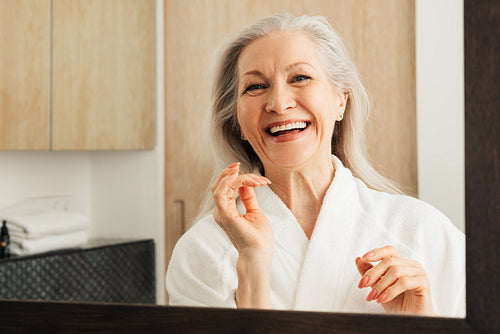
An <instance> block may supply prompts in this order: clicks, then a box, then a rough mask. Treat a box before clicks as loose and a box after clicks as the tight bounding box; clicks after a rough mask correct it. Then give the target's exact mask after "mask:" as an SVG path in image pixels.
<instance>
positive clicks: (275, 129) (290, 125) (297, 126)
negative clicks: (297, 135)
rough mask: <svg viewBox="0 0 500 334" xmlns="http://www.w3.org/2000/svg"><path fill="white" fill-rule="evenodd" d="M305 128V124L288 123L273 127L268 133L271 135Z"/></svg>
mask: <svg viewBox="0 0 500 334" xmlns="http://www.w3.org/2000/svg"><path fill="white" fill-rule="evenodd" d="M306 126H307V123H306V122H293V123H288V124H286V125H285V124H283V125H276V126H273V127H272V128H270V129H269V132H270V133H271V134H273V133H276V132H279V131H285V130H292V129H304V128H305V127H306Z"/></svg>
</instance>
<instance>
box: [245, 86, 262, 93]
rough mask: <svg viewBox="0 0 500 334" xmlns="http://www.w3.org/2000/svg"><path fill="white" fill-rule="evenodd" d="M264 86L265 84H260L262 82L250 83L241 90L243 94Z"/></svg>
mask: <svg viewBox="0 0 500 334" xmlns="http://www.w3.org/2000/svg"><path fill="white" fill-rule="evenodd" d="M264 88H266V86H264V85H262V84H252V85H250V86H248V87H247V88H246V89H245V91H244V92H243V94H245V93H247V92H251V91H255V90H259V89H264Z"/></svg>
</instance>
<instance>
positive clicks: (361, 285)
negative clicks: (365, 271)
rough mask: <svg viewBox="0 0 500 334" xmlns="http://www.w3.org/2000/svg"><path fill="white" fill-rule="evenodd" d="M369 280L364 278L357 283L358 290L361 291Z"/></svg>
mask: <svg viewBox="0 0 500 334" xmlns="http://www.w3.org/2000/svg"><path fill="white" fill-rule="evenodd" d="M369 280H370V277H368V276H364V277H363V278H362V279H361V281H359V285H358V288H360V289H362V288H364V287H365V286H366V283H368V281H369Z"/></svg>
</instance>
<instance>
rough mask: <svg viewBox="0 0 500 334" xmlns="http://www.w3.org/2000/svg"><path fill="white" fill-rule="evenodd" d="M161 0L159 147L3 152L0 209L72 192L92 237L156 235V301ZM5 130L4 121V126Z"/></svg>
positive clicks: (160, 272)
mask: <svg viewBox="0 0 500 334" xmlns="http://www.w3.org/2000/svg"><path fill="white" fill-rule="evenodd" d="M156 5H157V13H156V16H157V22H156V23H157V69H156V71H157V79H156V82H157V85H156V86H157V87H156V146H155V149H154V150H149V151H127V152H113V151H106V152H0V209H1V208H4V207H7V206H10V205H13V204H16V203H18V202H22V201H23V200H24V199H26V198H28V197H36V196H53V195H70V196H71V200H70V202H69V206H68V209H70V210H73V211H76V212H81V213H84V214H86V215H88V216H89V217H90V218H91V237H94V238H141V239H142V238H148V239H150V238H152V239H154V240H155V245H156V284H157V285H156V289H157V302H158V303H160V304H163V303H164V299H165V286H164V276H165V270H166V268H165V254H164V253H165V248H164V243H165V240H164V239H165V238H164V234H165V233H164V231H165V230H164V216H165V214H164V210H163V207H164V176H163V174H164V166H165V164H164V159H165V157H164V129H163V123H164V121H163V120H164V116H163V109H164V103H163V100H164V84H163V80H164V75H163V72H164V70H163V69H164V65H163V58H164V57H163V24H164V23H163V2H162V1H161V0H156ZM0 129H1V126H0Z"/></svg>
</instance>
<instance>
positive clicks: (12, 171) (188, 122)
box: [0, 0, 463, 304]
mask: <svg viewBox="0 0 500 334" xmlns="http://www.w3.org/2000/svg"><path fill="white" fill-rule="evenodd" d="M387 3H388V2H387V1H373V2H371V3H368V4H367V3H365V2H360V1H302V2H294V5H293V7H290V6H291V5H290V4H289V2H288V1H273V2H272V3H269V4H262V6H255V5H254V4H253V2H245V1H242V2H240V3H239V4H236V3H233V2H232V1H228V3H224V4H218V5H217V4H215V3H214V2H213V1H210V0H207V1H204V2H197V4H196V6H201V8H202V9H203V10H196V11H193V10H192V8H194V5H193V3H191V2H189V1H185V2H178V1H165V12H166V17H165V18H166V20H165V25H166V29H165V31H166V35H165V42H166V44H167V45H165V47H166V50H165V52H166V54H165V56H166V57H165V58H166V61H165V66H166V73H167V75H166V78H165V80H166V96H165V98H166V99H165V101H163V96H162V94H161V92H162V87H163V86H162V81H161V77H162V72H163V67H162V63H163V62H162V61H163V53H162V51H163V50H162V48H163V44H162V42H163V39H162V38H160V37H161V36H163V26H162V24H163V19H164V18H163V10H162V9H163V1H161V0H157V1H156V4H157V7H156V10H157V13H156V15H157V34H158V36H159V37H158V40H157V42H158V54H157V58H158V59H157V61H158V64H159V65H158V66H157V75H158V78H157V87H158V89H157V91H158V97H157V107H156V108H157V119H156V130H157V144H156V145H157V146H156V148H155V149H154V150H151V151H136V152H113V151H106V152H0V165H1V166H2V167H1V170H2V176H3V177H2V178H0V187H1V188H2V189H8V190H9V191H4V192H0V207H1V208H4V207H7V206H10V205H12V204H14V203H17V202H20V201H22V200H24V199H25V198H26V197H32V196H45V195H58V196H59V195H63V196H67V195H71V200H70V203H69V206H68V208H69V209H70V210H72V211H75V212H81V213H84V214H87V215H88V216H89V217H90V220H91V235H90V236H91V238H113V239H116V238H119V239H130V238H136V239H151V238H153V239H154V240H155V247H156V251H155V255H156V292H157V295H156V301H157V302H158V303H159V304H164V303H165V302H164V300H165V294H164V290H165V286H164V275H165V267H166V265H165V263H166V262H167V261H168V259H169V257H170V252H171V250H172V248H173V245H174V244H175V243H176V241H177V240H178V238H179V236H180V235H181V234H182V232H183V231H184V230H185V228H186V227H188V226H189V225H191V223H192V222H193V220H194V217H195V215H196V213H197V211H198V208H199V205H200V204H201V202H202V200H203V198H204V196H205V191H204V190H205V188H206V186H207V185H208V183H209V180H210V175H211V172H212V171H211V163H210V161H209V158H208V155H203V153H205V151H204V150H201V149H200V140H199V137H200V136H201V135H200V131H199V130H200V129H199V121H200V120H201V119H202V118H203V116H202V115H205V114H206V113H207V111H208V108H209V107H208V105H209V103H208V101H209V92H210V86H211V83H210V81H209V76H208V75H206V73H207V72H208V71H207V69H208V68H209V67H210V55H211V54H212V51H213V49H214V45H216V44H218V43H219V42H220V41H221V40H223V39H224V38H225V37H227V36H229V35H232V34H234V33H236V32H237V31H239V30H240V29H241V28H243V26H244V25H246V24H249V23H251V22H253V21H255V20H256V19H258V18H261V17H264V16H266V15H270V14H272V13H276V12H291V13H295V14H303V13H308V14H321V15H325V16H326V17H327V18H328V20H329V21H330V22H332V23H333V24H334V26H335V28H336V29H337V30H338V31H339V32H340V33H341V35H342V37H343V38H344V42H345V43H346V44H347V47H348V50H349V52H350V56H351V57H352V59H353V60H354V62H355V63H356V65H357V66H358V70H359V72H360V73H361V79H362V82H363V83H364V84H365V86H366V88H367V91H368V93H369V95H370V97H371V99H372V101H373V110H374V112H373V113H372V120H373V122H374V124H375V123H376V125H372V123H370V124H368V129H367V136H368V137H370V136H374V135H372V134H371V132H370V131H372V132H373V131H378V132H379V134H380V133H382V134H383V135H385V134H388V133H393V132H394V131H400V132H401V133H402V134H399V135H398V136H402V137H403V139H398V140H382V141H378V142H379V143H381V147H382V146H384V145H389V146H391V145H399V144H402V145H403V148H398V149H396V150H394V151H392V149H391V148H379V149H380V150H382V152H377V151H372V150H374V149H377V148H373V147H369V153H370V155H371V158H372V159H373V160H374V161H375V162H376V166H377V167H378V168H380V169H381V170H382V171H383V172H384V173H385V174H387V175H390V176H391V178H392V179H394V180H395V181H397V182H398V183H399V184H401V185H403V186H404V187H405V189H407V190H408V192H409V193H412V194H417V193H418V195H419V196H420V197H422V196H423V195H424V194H423V193H422V192H423V191H424V187H423V186H422V185H421V183H420V182H421V179H422V176H421V172H422V171H423V167H421V165H420V161H419V165H418V168H416V167H415V164H414V159H415V157H416V155H417V154H418V156H419V157H420V156H421V152H420V148H421V147H422V144H421V142H420V139H421V137H420V134H421V133H424V134H425V133H426V131H423V132H422V131H421V130H422V128H421V123H420V118H419V117H420V116H419V114H420V110H421V109H423V108H422V107H421V106H422V103H421V102H422V101H423V100H422V99H420V98H419V95H420V93H421V90H420V88H421V86H420V83H419V81H420V77H419V75H418V74H417V87H418V88H419V90H418V95H417V100H418V101H417V112H418V113H417V123H418V127H417V130H418V134H419V135H418V137H417V139H416V140H417V141H418V144H417V145H416V147H417V148H418V152H417V148H415V147H414V146H415V145H413V147H411V145H409V146H407V144H408V143H411V142H415V132H414V131H415V130H414V129H415V121H410V122H409V124H408V125H406V121H405V119H406V118H410V119H411V118H412V117H413V118H415V116H412V115H411V114H410V115H406V114H404V115H405V116H402V117H401V118H402V120H400V121H401V122H403V123H398V122H399V121H398V122H390V123H389V122H387V123H386V122H384V120H389V119H393V118H394V117H397V115H398V114H400V111H401V110H413V111H415V98H414V97H413V98H412V94H415V93H414V88H415V87H414V85H415V84H414V83H413V84H412V80H414V76H412V74H411V72H412V71H414V67H412V66H410V65H414V63H413V62H412V60H411V59H412V58H411V57H412V56H411V55H412V52H413V51H409V52H405V51H404V50H406V48H407V47H409V48H410V50H411V44H412V43H413V42H412V41H413V40H414V37H411V38H408V36H407V34H410V35H411V31H412V30H411V29H412V28H411V26H412V24H413V23H414V21H412V17H413V15H414V13H413V12H412V8H413V3H412V2H411V1H410V2H408V3H407V4H392V5H388V4H387ZM422 3H425V1H416V4H417V10H418V8H419V7H418V5H419V4H422ZM441 3H442V2H440V4H439V6H436V4H434V5H433V6H434V9H433V10H434V11H435V12H436V13H446V15H444V14H442V15H441V16H440V18H441V19H442V18H444V17H449V16H450V15H449V13H451V12H450V8H459V7H460V6H461V4H460V3H458V2H446V3H445V4H444V5H442V6H441ZM365 6H366V7H365ZM390 6H393V7H390ZM447 6H448V7H447ZM450 6H452V7H450ZM190 8H191V10H190ZM197 8H198V7H197ZM248 8H252V10H248ZM398 8H399V9H398ZM397 10H401V12H402V13H403V14H401V13H397V12H395V11H397ZM228 11H229V13H228ZM35 12H37V13H38V12H43V11H35ZM235 13H237V14H235ZM417 14H418V13H417ZM425 15H427V17H428V15H429V12H426V14H423V16H425ZM455 16H458V17H460V19H461V15H455ZM356 17H357V19H356ZM388 17H391V18H392V19H391V20H388V19H387V18H388ZM217 18H219V19H217ZM417 20H419V19H418V15H417ZM151 21H152V20H151ZM360 21H361V22H362V23H359V22H360ZM421 21H423V22H426V23H428V20H426V19H425V18H422V19H420V20H419V21H418V22H421ZM200 22H202V24H200ZM349 22H358V23H357V24H354V25H349ZM418 22H416V23H417V37H418V31H419V30H420V29H421V28H422V25H420V26H419V24H418ZM381 23H382V25H381V28H377V25H380V24H381ZM403 23H407V25H405V26H406V28H404V29H403V28H402V27H403V26H402V24H403ZM438 26H439V27H440V28H442V27H443V25H441V24H439V25H438ZM179 27H182V29H180V28H179ZM363 27H364V28H363ZM451 30H453V29H451ZM391 32H392V34H393V35H399V34H401V36H400V37H399V39H397V38H396V37H391V38H385V39H381V38H380V36H388V34H389V33H391ZM454 32H460V29H455V31H454ZM431 35H434V36H435V35H436V31H434V32H433V33H431ZM377 36H378V38H377ZM391 36H392V35H391ZM457 38H459V39H461V38H462V37H461V36H459V37H457ZM443 40H447V38H444V39H443ZM17 44H19V43H17ZM440 45H441V46H442V45H443V43H441V44H440ZM383 49H388V50H389V52H388V53H383V52H382V53H381V51H380V50H383ZM5 50H7V49H4V51H3V52H2V57H3V56H4V55H5V53H4V52H5ZM417 50H420V51H421V50H423V48H420V49H419V48H418V45H417ZM421 52H423V53H425V51H421ZM455 54H456V53H455ZM460 54H461V53H460ZM395 55H398V56H401V58H400V60H399V61H397V60H393V58H388V57H389V56H395ZM404 57H406V58H405V59H406V60H404V63H405V64H406V65H408V66H409V67H404V66H403V67H402V68H401V69H400V72H393V70H394V69H395V68H400V67H399V66H396V65H397V64H399V62H401V61H403V58H404ZM418 57H419V56H418V55H417V63H418V61H419V60H418ZM3 59H6V58H5V57H4V58H3ZM3 59H2V60H3ZM363 59H364V61H363ZM387 59H391V60H390V61H388V60H387ZM449 60H450V59H449V58H448V59H446V61H447V62H449ZM394 64H396V65H394ZM436 67H438V68H439V67H440V66H436ZM442 67H443V66H441V68H442ZM405 68H406V69H405ZM417 69H418V68H417ZM431 72H432V71H428V72H427V73H431ZM398 73H399V74H398ZM401 78H402V79H403V80H404V79H405V78H407V79H408V80H407V81H405V82H406V83H405V84H402V85H399V84H398V82H400V81H398V80H401ZM42 79H43V78H42ZM396 79H398V80H396ZM448 79H449V80H450V81H453V80H454V79H453V78H451V77H448ZM43 80H44V79H43ZM423 80H425V79H423ZM427 80H428V79H427ZM432 80H434V79H432ZM381 83H383V84H381ZM412 85H413V89H411V87H412ZM389 86H390V88H388V87H389ZM423 86H424V87H425V86H426V85H423ZM445 86H446V85H445ZM408 87H410V89H409V90H408V89H407V88H408ZM427 87H429V86H427ZM377 89H381V90H382V91H381V92H379V91H377ZM412 91H413V93H411V92H412ZM438 91H440V92H442V87H440V88H439V89H438ZM23 92H24V90H23ZM384 92H385V93H384ZM405 92H406V93H405ZM408 92H410V93H408ZM436 95H437V94H432V92H431V94H430V95H427V96H426V98H425V100H426V101H430V100H431V98H432V99H435V98H436ZM394 96H396V98H395V97H394ZM457 100H460V99H456V101H457ZM43 102H44V101H42V103H43ZM163 103H165V106H166V108H165V110H166V115H165V117H166V120H165V122H163V116H164V115H163V109H164V108H163ZM394 104H396V106H394ZM2 106H3V105H2ZM425 109H427V108H425ZM457 109H459V108H455V110H457ZM386 111H387V112H389V114H387V115H386V116H381V119H379V120H377V114H378V115H385V114H383V113H384V112H386ZM441 111H442V110H441ZM0 112H1V111H0ZM394 119H397V118H394ZM448 120H449V121H451V120H452V119H451V118H449V119H448ZM401 124H405V125H404V126H402V125H401ZM411 124H412V125H411ZM427 124H428V123H427ZM4 126H5V123H4V122H2V134H5V133H6V131H5V128H4ZM372 127H373V128H374V129H375V130H371V128H372ZM187 129H188V130H187ZM192 129H196V130H195V131H192ZM377 129H378V130H377ZM394 129H396V130H394ZM412 129H413V130H412ZM186 130H187V131H186ZM461 130H462V129H461V128H460V127H459V131H461ZM164 131H165V137H166V142H165V143H164V142H163V132H164ZM412 131H413V134H412ZM434 131H435V130H434ZM434 131H433V132H434ZM30 133H31V132H30ZM193 133H196V134H198V136H193ZM427 133H428V132H427ZM437 135H438V136H439V138H442V135H443V133H442V132H440V131H438V134H437ZM187 136H190V137H192V138H194V140H192V141H190V140H189V138H186V137H187ZM375 138H376V136H375ZM398 138H399V137H398ZM372 142H377V141H372ZM436 143H439V141H438V140H434V141H433V142H432V144H434V146H435V145H436ZM164 145H165V157H164V152H163V151H164ZM430 146H433V145H430ZM427 147H429V146H427ZM459 150H460V149H459ZM425 151H427V150H425ZM372 152H376V153H372ZM437 158H439V156H436V155H435V154H434V156H433V159H434V160H432V159H431V160H429V159H428V160H427V161H431V166H437V164H434V163H432V162H433V161H436V159H437ZM376 159H380V160H376ZM450 161H451V160H448V162H450ZM386 163H387V164H388V166H389V167H384V165H385V164H386ZM164 164H165V165H166V166H164ZM451 164H452V165H455V163H451ZM457 165H458V166H463V162H462V161H460V162H459V163H458V164H457ZM427 166H429V165H427ZM164 170H165V183H166V187H165V194H163V171H164ZM436 170H439V171H440V170H442V168H441V167H436V169H434V170H433V171H431V174H434V173H435V172H436ZM391 171H392V172H394V173H391ZM447 171H448V169H447ZM417 173H418V174H417ZM392 174H394V175H396V176H394V175H392ZM448 174H449V173H444V175H445V176H446V175H448ZM398 175H400V176H398ZM407 175H410V176H407ZM417 175H418V177H416V176H417ZM461 175H463V173H462V174H461ZM439 179H440V180H441V179H442V176H440V177H439ZM186 180H190V181H189V182H186ZM405 180H410V181H405ZM460 182H462V183H463V180H460ZM427 184H434V185H437V184H438V182H436V181H435V180H433V179H430V181H429V182H428V183H427ZM437 188H438V189H440V190H442V189H450V188H449V187H448V186H442V187H441V186H438V187H437ZM124 189H125V190H126V191H124ZM432 191H433V190H432V189H429V191H428V194H430V193H432ZM449 193H455V194H458V192H455V191H449ZM447 195H449V194H447ZM163 196H165V197H166V198H165V201H164V199H163ZM435 197H437V198H438V199H442V198H444V197H450V196H442V195H438V196H435ZM424 199H425V200H426V201H429V203H431V204H433V205H434V206H436V207H438V208H439V209H440V210H441V211H443V212H444V213H445V214H446V215H448V216H449V217H450V218H451V213H453V211H463V210H454V209H453V207H452V206H449V207H451V210H448V209H445V207H444V206H441V205H440V204H439V203H437V202H435V201H434V200H430V198H429V199H427V198H424ZM459 200H461V201H463V198H461V199H459ZM164 203H166V205H165V206H166V221H167V225H166V226H164V215H165V213H164V212H163V206H164ZM452 221H453V222H455V219H452ZM164 228H165V229H166V238H164V234H165V233H164ZM165 253H166V255H165ZM359 255H362V254H359ZM350 265H354V264H353V263H350ZM71 268H75V267H74V266H71ZM65 270H70V268H69V267H67V268H66V269H65ZM372 303H373V302H372Z"/></svg>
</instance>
